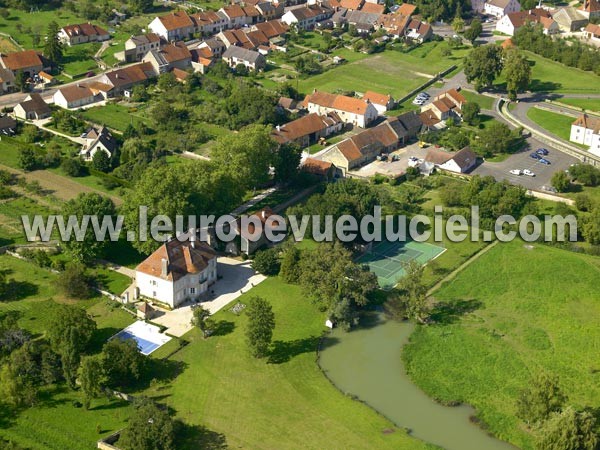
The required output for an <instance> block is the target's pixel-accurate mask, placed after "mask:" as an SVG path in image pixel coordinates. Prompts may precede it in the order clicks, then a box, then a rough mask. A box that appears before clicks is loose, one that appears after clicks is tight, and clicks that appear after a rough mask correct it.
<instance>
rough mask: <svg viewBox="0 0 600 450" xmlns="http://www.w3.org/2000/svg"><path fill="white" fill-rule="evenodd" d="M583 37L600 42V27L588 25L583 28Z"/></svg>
mask: <svg viewBox="0 0 600 450" xmlns="http://www.w3.org/2000/svg"><path fill="white" fill-rule="evenodd" d="M585 37H586V39H594V40H600V25H595V24H593V23H589V24H588V26H587V27H585Z"/></svg>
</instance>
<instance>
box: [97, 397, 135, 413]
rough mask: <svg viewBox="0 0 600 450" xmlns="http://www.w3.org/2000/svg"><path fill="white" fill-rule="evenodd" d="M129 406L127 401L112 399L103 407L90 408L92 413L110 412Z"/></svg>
mask: <svg viewBox="0 0 600 450" xmlns="http://www.w3.org/2000/svg"><path fill="white" fill-rule="evenodd" d="M127 405H129V402H127V401H125V400H120V399H116V398H114V397H113V398H112V399H111V400H109V402H108V403H104V404H102V405H98V406H94V407H92V408H90V409H89V410H90V411H110V410H112V409H119V408H123V407H125V406H127Z"/></svg>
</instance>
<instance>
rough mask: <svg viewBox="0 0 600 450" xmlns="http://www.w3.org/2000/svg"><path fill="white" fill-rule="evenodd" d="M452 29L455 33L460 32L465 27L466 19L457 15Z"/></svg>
mask: <svg viewBox="0 0 600 450" xmlns="http://www.w3.org/2000/svg"><path fill="white" fill-rule="evenodd" d="M452 29H453V30H454V32H455V33H460V32H461V31H463V30H464V29H465V21H464V20H463V18H462V17H460V16H456V17H455V18H454V20H453V21H452Z"/></svg>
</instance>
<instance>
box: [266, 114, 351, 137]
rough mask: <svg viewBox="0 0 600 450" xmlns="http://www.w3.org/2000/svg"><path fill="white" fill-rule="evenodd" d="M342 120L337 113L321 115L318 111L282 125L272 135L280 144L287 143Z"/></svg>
mask: <svg viewBox="0 0 600 450" xmlns="http://www.w3.org/2000/svg"><path fill="white" fill-rule="evenodd" d="M327 119H330V120H327ZM328 122H329V123H328ZM340 122H341V119H340V118H339V117H338V115H337V114H335V113H333V115H330V116H319V115H318V114H316V113H311V114H307V115H306V116H304V117H301V118H299V119H296V120H293V121H291V122H288V123H286V124H285V125H282V126H280V127H279V129H276V130H275V131H273V133H272V136H273V138H274V139H275V140H276V141H277V142H279V143H280V144H285V143H286V142H292V141H295V140H296V139H300V138H302V137H304V136H308V135H310V134H312V133H316V132H318V131H323V130H325V129H327V128H328V127H329V126H331V125H334V124H335V123H340Z"/></svg>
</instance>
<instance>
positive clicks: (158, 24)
mask: <svg viewBox="0 0 600 450" xmlns="http://www.w3.org/2000/svg"><path fill="white" fill-rule="evenodd" d="M148 28H149V29H150V31H152V32H153V33H155V34H157V35H159V36H160V37H161V38H163V39H164V40H166V41H167V42H171V41H179V40H182V39H189V38H190V37H191V36H192V34H193V33H194V32H195V24H194V21H193V20H192V19H191V18H190V16H189V15H188V14H187V13H186V12H185V11H175V12H173V13H171V14H167V15H166V16H161V17H156V18H155V19H154V20H153V21H152V22H150V25H148Z"/></svg>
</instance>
